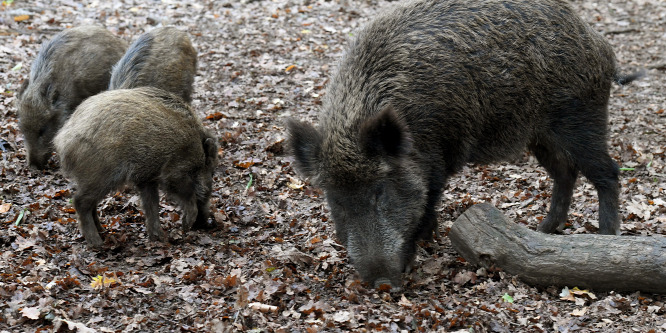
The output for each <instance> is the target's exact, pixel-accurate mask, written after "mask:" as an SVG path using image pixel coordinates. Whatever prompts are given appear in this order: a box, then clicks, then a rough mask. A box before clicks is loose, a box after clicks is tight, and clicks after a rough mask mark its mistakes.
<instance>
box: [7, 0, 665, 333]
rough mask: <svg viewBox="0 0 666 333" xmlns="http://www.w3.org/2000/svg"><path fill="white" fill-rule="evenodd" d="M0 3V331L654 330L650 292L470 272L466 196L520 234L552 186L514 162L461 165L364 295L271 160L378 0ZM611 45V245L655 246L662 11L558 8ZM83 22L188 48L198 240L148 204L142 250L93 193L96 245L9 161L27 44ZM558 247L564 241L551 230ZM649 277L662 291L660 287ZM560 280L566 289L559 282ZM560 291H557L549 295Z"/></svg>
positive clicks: (128, 202) (649, 3)
mask: <svg viewBox="0 0 666 333" xmlns="http://www.w3.org/2000/svg"><path fill="white" fill-rule="evenodd" d="M7 2H11V1H5V2H3V5H2V7H1V8H0V40H1V43H0V68H1V70H0V76H1V82H2V86H0V148H1V149H0V154H1V158H0V167H1V169H0V188H1V192H0V222H1V225H0V331H2V332H5V331H9V332H19V331H22V332H37V331H44V330H53V329H55V330H56V331H58V332H67V331H70V330H71V331H79V332H90V331H100V332H121V331H143V332H158V331H159V332H171V331H196V332H203V331H212V332H223V331H253V332H302V331H305V332H318V331H391V332H393V331H401V332H402V331H424V332H425V331H437V330H439V331H446V330H451V331H456V330H465V331H472V330H473V331H474V332H515V331H529V332H552V331H555V332H629V331H635V332H664V331H666V320H665V319H664V318H665V317H666V315H665V314H666V305H665V302H666V297H665V295H650V294H643V293H638V292H636V293H616V292H597V291H594V290H592V291H591V292H592V294H590V293H585V292H578V293H575V294H570V295H571V296H570V297H565V299H561V294H562V289H561V288H555V287H551V288H534V287H530V286H528V285H526V284H524V283H522V282H521V281H520V280H519V279H518V278H517V277H515V276H510V275H508V274H505V273H503V272H501V271H486V270H484V269H478V268H477V267H471V266H470V265H468V264H467V263H465V262H464V261H463V260H461V259H460V258H459V256H458V255H457V254H456V253H455V251H453V250H452V249H451V246H450V242H449V241H448V239H447V237H446V232H447V230H448V228H449V227H450V226H451V225H452V223H453V221H454V220H455V219H456V218H457V217H458V216H459V215H460V214H461V213H462V212H463V211H464V210H465V209H466V208H467V207H469V206H470V205H471V204H473V203H477V202H484V201H487V202H490V203H492V204H493V205H495V206H497V207H498V208H500V209H501V210H502V211H503V212H504V213H505V214H506V215H507V216H509V217H510V218H511V219H513V220H515V221H516V222H518V223H522V224H524V225H526V226H527V227H529V228H535V227H536V225H537V223H538V222H539V221H540V220H541V219H542V218H543V216H544V215H545V213H546V211H547V209H548V200H549V193H550V189H551V186H552V182H551V180H550V179H549V177H548V176H547V175H546V173H545V171H544V170H543V169H542V168H541V167H539V166H538V165H537V163H536V162H535V160H534V158H532V157H530V156H529V155H527V154H526V155H525V156H524V157H523V158H522V159H520V160H517V161H512V162H511V163H505V164H500V165H491V166H478V165H470V166H469V167H467V168H466V169H465V170H464V171H463V172H462V173H460V174H459V175H458V176H456V177H454V178H453V179H451V182H450V184H449V185H448V187H447V189H446V192H445V194H444V199H443V202H442V206H441V210H440V219H439V221H440V223H439V226H440V231H441V234H442V236H439V237H438V238H436V239H435V240H434V241H433V242H430V243H423V244H422V246H421V248H420V249H419V255H418V257H417V260H416V263H415V267H414V269H413V271H412V273H411V274H409V275H407V276H406V278H405V286H404V287H405V288H404V289H403V292H401V293H387V292H382V291H375V290H371V289H368V288H367V286H364V285H363V284H362V283H360V282H359V280H358V277H357V276H356V274H355V272H354V271H353V269H352V268H351V266H350V265H349V263H348V260H347V258H346V252H345V250H344V248H343V247H342V246H340V245H339V244H338V243H337V242H336V241H335V237H334V228H333V225H332V221H331V220H330V219H329V214H328V210H327V208H326V205H325V204H324V200H323V198H322V197H323V193H322V192H321V191H320V190H318V189H316V188H314V187H312V186H311V185H310V184H309V183H307V182H305V181H304V180H302V179H300V178H299V177H298V176H296V174H295V173H294V170H293V169H292V167H291V162H292V159H291V158H290V157H289V156H287V155H285V152H284V148H283V144H284V142H283V140H284V138H285V130H284V124H285V119H286V118H287V117H296V118H301V119H306V120H309V121H313V122H315V121H316V115H317V112H318V107H319V105H320V100H321V97H322V95H324V94H325V93H326V92H325V91H326V89H325V88H326V83H327V77H328V76H329V75H330V73H331V70H332V69H333V68H334V66H335V62H336V60H337V59H338V58H339V57H340V55H341V53H342V51H343V49H344V48H345V45H346V40H347V38H348V37H349V36H350V35H351V34H352V33H353V31H354V29H356V28H358V27H359V26H360V25H362V24H363V23H364V22H366V21H367V20H368V19H369V18H371V17H372V16H373V15H374V14H375V13H377V11H379V10H381V8H383V7H386V6H389V5H391V4H390V3H388V2H385V1H353V0H347V1H324V0H273V1H268V0H264V1H209V0H207V1H175V0H162V1H150V0H125V1H97V0H84V1H71V0H54V1H14V2H13V3H7ZM574 6H575V7H576V8H577V9H578V10H579V12H580V14H581V15H582V16H583V17H584V18H585V19H586V20H587V21H588V22H589V23H590V24H592V25H593V26H594V27H595V29H597V30H598V31H600V32H601V33H603V34H604V35H605V36H606V37H607V38H608V39H609V40H610V42H611V43H612V45H613V46H614V48H615V50H616V53H617V54H618V59H619V63H620V65H621V67H622V68H623V69H625V72H627V73H628V72H630V71H632V70H635V69H636V68H640V67H643V68H646V69H647V76H646V77H645V78H643V79H641V80H640V81H637V82H634V83H633V84H631V85H628V86H624V87H619V86H614V88H613V91H612V97H611V101H610V113H611V116H610V129H611V136H610V143H611V154H612V156H613V157H614V158H615V160H616V161H617V162H618V163H619V164H620V165H621V167H623V168H626V169H625V170H624V171H622V174H621V182H622V193H621V213H622V216H623V224H622V233H623V234H624V235H645V236H653V237H664V235H666V202H665V201H666V195H665V193H666V176H665V174H666V156H665V152H664V151H665V149H666V137H665V135H666V134H665V133H666V125H665V119H666V113H665V112H664V108H665V107H666V103H665V102H664V99H665V96H666V74H665V71H666V30H665V29H666V2H663V1H661V0H635V1H624V0H612V1H608V2H594V1H587V0H586V1H581V0H577V1H575V2H574ZM89 23H97V24H102V25H104V26H106V27H107V28H108V29H109V30H111V31H112V32H114V33H115V34H117V35H119V36H120V37H122V38H124V39H126V40H127V41H131V40H133V39H134V38H136V37H137V36H138V35H140V34H141V33H143V32H144V31H148V30H150V29H152V28H154V27H156V26H159V25H175V26H177V27H179V28H180V29H182V30H186V31H188V32H189V34H190V36H191V38H192V41H193V44H194V45H195V47H196V49H197V50H198V53H199V71H198V76H197V78H196V82H195V95H194V102H193V104H194V107H195V109H196V111H197V112H198V113H199V114H200V116H201V118H202V120H203V122H204V124H205V125H206V126H207V127H209V128H211V129H213V130H214V131H215V132H216V133H217V136H218V137H219V142H220V145H221V149H220V154H221V162H220V165H219V167H218V169H217V171H216V175H215V188H214V193H213V198H212V203H211V205H212V211H213V215H214V217H215V219H216V221H217V223H218V224H219V227H218V228H217V229H216V230H213V231H210V232H191V233H189V234H186V235H183V234H182V232H181V231H180V220H179V218H180V211H179V209H178V208H177V207H175V206H173V203H172V202H170V201H168V200H162V202H161V204H162V210H161V218H162V224H163V226H164V227H165V228H166V229H167V230H169V243H168V244H162V243H156V242H150V241H148V240H147V238H146V234H145V229H144V226H143V215H142V213H141V209H140V202H139V200H138V196H137V194H136V192H135V191H134V190H132V189H131V188H128V189H125V190H123V191H119V192H117V193H112V194H110V195H109V196H108V198H107V199H106V200H104V201H103V203H102V204H101V205H100V207H99V210H100V213H101V217H102V220H103V224H104V225H105V226H106V228H107V230H108V232H106V233H105V234H104V235H103V236H104V237H105V240H106V249H105V250H104V251H99V252H95V251H91V250H89V249H88V248H87V247H86V245H85V241H84V239H83V238H82V236H81V235H80V234H79V232H78V229H77V225H76V214H75V212H74V209H73V206H72V203H71V198H72V193H73V191H75V189H73V188H72V187H71V185H70V183H69V181H68V180H66V179H64V178H63V177H62V176H61V175H60V174H59V173H58V168H57V162H55V159H54V160H53V162H52V163H51V166H50V168H49V169H48V170H47V171H43V172H36V171H31V170H29V169H28V168H27V166H26V163H25V148H24V144H23V138H22V135H21V133H20V131H19V129H18V124H17V113H16V108H15V106H14V102H15V92H16V90H17V88H18V87H19V85H20V84H21V82H22V81H23V80H24V79H25V78H26V77H27V75H28V73H29V67H30V65H31V63H32V61H33V59H34V58H35V56H36V53H37V51H38V48H39V45H40V44H41V43H42V42H43V41H45V40H47V39H49V38H50V37H52V36H53V34H55V33H57V32H58V31H61V30H62V29H64V28H66V27H71V26H77V25H81V24H89ZM597 206H598V203H597V198H596V191H595V190H594V188H593V187H592V185H591V184H590V183H589V182H588V181H587V180H584V179H581V180H579V182H578V185H577V187H576V191H575V195H574V200H573V204H572V207H571V212H570V224H569V226H568V228H567V229H566V230H565V233H567V234H571V233H588V232H595V230H596V228H597V227H598V225H597V223H596V220H597V218H598V214H597V209H598V207H597ZM563 237H566V236H563ZM664 283H666V281H664ZM573 287H575V286H569V288H571V289H572V290H573ZM562 295H564V296H568V295H569V294H567V293H566V291H565V293H564V294H562Z"/></svg>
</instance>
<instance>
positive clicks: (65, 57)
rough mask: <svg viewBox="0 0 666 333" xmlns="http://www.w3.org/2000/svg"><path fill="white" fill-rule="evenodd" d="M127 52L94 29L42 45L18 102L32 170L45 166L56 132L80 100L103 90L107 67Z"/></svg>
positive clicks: (68, 33)
mask: <svg viewBox="0 0 666 333" xmlns="http://www.w3.org/2000/svg"><path fill="white" fill-rule="evenodd" d="M126 48H127V43H125V42H124V41H123V40H121V39H119V38H118V37H116V36H114V35H113V34H111V33H110V32H109V31H107V30H106V29H104V28H102V27H97V26H81V27H76V28H71V29H67V30H64V31H62V32H60V33H58V34H56V35H55V36H54V37H53V38H52V39H51V40H50V41H47V42H45V43H44V44H43V45H42V47H41V49H40V51H39V54H38V55H37V58H35V61H34V62H33V63H32V66H31V67H30V78H29V79H26V80H24V82H23V85H22V86H21V89H20V90H19V93H18V99H17V106H18V114H19V120H20V127H21V131H22V132H23V135H24V136H25V144H26V150H27V152H28V163H29V164H30V166H31V167H35V168H39V169H41V168H44V167H45V166H46V163H47V161H48V159H49V157H50V156H51V152H52V151H53V146H52V143H51V141H52V140H53V137H54V136H55V134H56V132H57V131H58V129H59V128H60V126H62V124H63V123H64V122H65V121H66V120H67V118H68V117H69V115H70V114H71V113H72V112H73V111H74V109H75V108H76V107H77V106H78V105H79V104H80V103H81V102H82V101H83V100H84V99H86V98H88V97H89V96H92V95H95V94H97V93H99V92H101V91H104V90H105V89H106V87H107V86H108V84H109V78H110V77H111V67H112V66H113V64H114V63H115V62H116V61H118V59H120V58H121V57H122V55H123V53H124V52H125V49H126Z"/></svg>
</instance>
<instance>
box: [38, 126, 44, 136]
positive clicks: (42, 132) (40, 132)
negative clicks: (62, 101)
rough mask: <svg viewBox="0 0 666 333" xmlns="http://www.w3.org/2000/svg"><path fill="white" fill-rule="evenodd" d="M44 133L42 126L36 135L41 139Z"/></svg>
mask: <svg viewBox="0 0 666 333" xmlns="http://www.w3.org/2000/svg"><path fill="white" fill-rule="evenodd" d="M44 133H46V126H42V127H41V128H40V129H39V132H37V135H39V136H40V137H41V136H44Z"/></svg>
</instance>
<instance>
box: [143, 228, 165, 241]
mask: <svg viewBox="0 0 666 333" xmlns="http://www.w3.org/2000/svg"><path fill="white" fill-rule="evenodd" d="M148 238H150V240H151V241H160V242H163V243H166V242H167V241H168V240H169V237H168V236H167V234H166V232H165V231H164V230H160V231H158V232H155V233H150V234H149V235H148Z"/></svg>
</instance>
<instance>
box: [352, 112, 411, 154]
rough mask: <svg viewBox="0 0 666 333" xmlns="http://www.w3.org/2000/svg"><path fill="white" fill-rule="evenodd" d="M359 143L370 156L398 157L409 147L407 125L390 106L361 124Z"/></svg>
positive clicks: (409, 138) (409, 140) (409, 139)
mask: <svg viewBox="0 0 666 333" xmlns="http://www.w3.org/2000/svg"><path fill="white" fill-rule="evenodd" d="M360 143H361V147H363V149H364V150H365V152H366V153H367V154H368V155H370V156H391V157H398V156H402V155H404V154H406V153H407V152H408V151H409V150H410V149H411V137H410V135H409V131H408V129H407V125H406V124H405V122H404V121H403V120H402V119H400V117H398V113H396V112H395V110H394V109H393V107H392V106H387V107H385V108H384V109H383V110H382V111H380V112H379V113H378V114H376V115H374V116H373V117H372V118H370V119H368V120H366V121H365V122H364V123H363V124H361V129H360Z"/></svg>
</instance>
